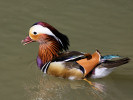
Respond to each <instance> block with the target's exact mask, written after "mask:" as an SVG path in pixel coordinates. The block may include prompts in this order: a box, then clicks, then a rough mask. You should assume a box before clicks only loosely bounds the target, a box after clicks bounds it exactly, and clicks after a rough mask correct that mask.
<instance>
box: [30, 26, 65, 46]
mask: <svg viewBox="0 0 133 100" xmlns="http://www.w3.org/2000/svg"><path fill="white" fill-rule="evenodd" d="M35 32H36V33H37V34H39V33H41V34H47V35H51V36H53V37H54V38H55V39H56V40H57V41H58V42H60V43H61V45H62V46H63V44H62V41H61V40H60V39H59V38H58V37H56V36H55V35H54V34H53V33H52V32H51V31H50V30H49V29H48V28H47V27H43V26H41V25H34V26H32V27H31V28H30V33H32V34H34V33H35Z"/></svg>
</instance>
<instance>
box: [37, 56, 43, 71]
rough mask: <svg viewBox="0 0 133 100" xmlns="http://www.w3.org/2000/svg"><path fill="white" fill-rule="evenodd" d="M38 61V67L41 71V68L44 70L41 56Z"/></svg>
mask: <svg viewBox="0 0 133 100" xmlns="http://www.w3.org/2000/svg"><path fill="white" fill-rule="evenodd" d="M36 61H37V66H38V67H39V69H41V68H42V66H43V62H42V60H41V59H40V57H39V56H37V59H36Z"/></svg>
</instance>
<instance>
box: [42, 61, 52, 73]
mask: <svg viewBox="0 0 133 100" xmlns="http://www.w3.org/2000/svg"><path fill="white" fill-rule="evenodd" d="M50 63H51V62H47V63H46V64H44V65H43V67H42V69H41V71H42V72H44V73H47V70H48V67H49V65H50Z"/></svg>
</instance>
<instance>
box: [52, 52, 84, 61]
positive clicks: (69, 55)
mask: <svg viewBox="0 0 133 100" xmlns="http://www.w3.org/2000/svg"><path fill="white" fill-rule="evenodd" d="M82 58H85V55H84V53H81V52H78V51H69V52H65V53H61V54H59V56H58V57H57V58H55V59H54V60H53V61H56V62H59V61H66V62H68V61H76V60H79V59H82ZM53 61H52V62H53Z"/></svg>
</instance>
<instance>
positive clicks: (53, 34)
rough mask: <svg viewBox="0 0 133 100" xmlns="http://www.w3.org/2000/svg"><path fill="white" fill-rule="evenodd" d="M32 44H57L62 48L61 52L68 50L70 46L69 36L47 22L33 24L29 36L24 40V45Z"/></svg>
mask: <svg viewBox="0 0 133 100" xmlns="http://www.w3.org/2000/svg"><path fill="white" fill-rule="evenodd" d="M31 42H39V43H40V44H47V43H50V42H55V43H56V44H58V46H60V50H67V49H68V46H69V40H68V38H67V36H66V35H64V34H62V33H60V32H59V31H58V30H56V29H55V28H54V27H53V26H51V25H49V24H48V23H45V22H37V23H35V24H33V25H32V27H31V28H30V30H29V36H27V37H26V38H25V39H24V40H22V43H23V44H24V45H26V44H29V43H31Z"/></svg>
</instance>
